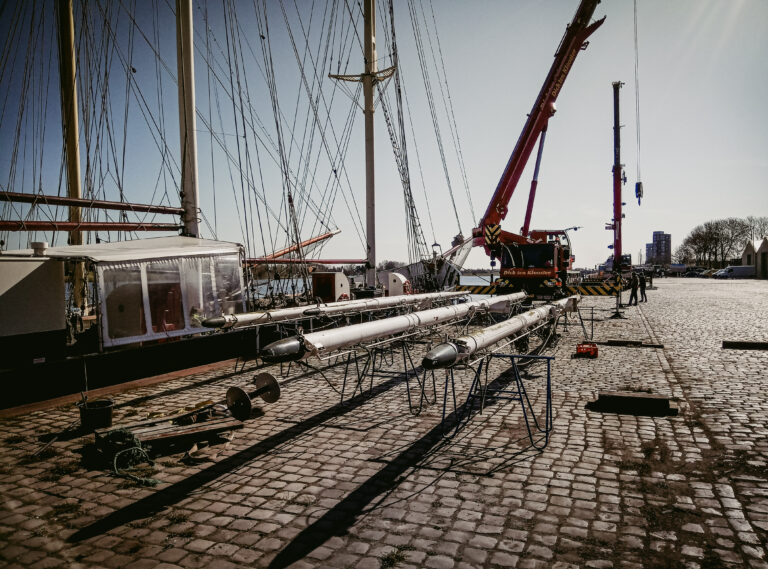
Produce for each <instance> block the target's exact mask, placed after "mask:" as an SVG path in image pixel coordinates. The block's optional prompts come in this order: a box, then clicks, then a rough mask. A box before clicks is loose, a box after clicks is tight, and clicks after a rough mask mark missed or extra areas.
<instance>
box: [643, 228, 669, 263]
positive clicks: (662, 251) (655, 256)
mask: <svg viewBox="0 0 768 569" xmlns="http://www.w3.org/2000/svg"><path fill="white" fill-rule="evenodd" d="M645 257H646V262H647V263H653V264H655V265H669V264H670V263H671V262H672V236H671V235H670V234H669V233H664V232H663V231H654V232H653V242H652V243H647V244H646V245H645Z"/></svg>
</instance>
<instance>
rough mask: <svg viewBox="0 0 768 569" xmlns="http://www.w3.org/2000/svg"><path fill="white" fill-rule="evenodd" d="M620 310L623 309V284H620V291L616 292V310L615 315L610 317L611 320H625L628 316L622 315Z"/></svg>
mask: <svg viewBox="0 0 768 569" xmlns="http://www.w3.org/2000/svg"><path fill="white" fill-rule="evenodd" d="M619 308H621V283H619V290H618V291H617V292H616V310H615V312H614V313H613V314H611V315H610V316H609V318H614V319H618V318H623V319H625V318H626V316H624V313H622V312H621V311H620V310H619Z"/></svg>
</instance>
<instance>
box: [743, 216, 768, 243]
mask: <svg viewBox="0 0 768 569" xmlns="http://www.w3.org/2000/svg"><path fill="white" fill-rule="evenodd" d="M745 221H746V223H747V225H748V226H749V237H748V239H749V240H750V241H755V240H756V239H760V238H762V237H768V216H754V215H750V216H748V217H747V218H746V219H745Z"/></svg>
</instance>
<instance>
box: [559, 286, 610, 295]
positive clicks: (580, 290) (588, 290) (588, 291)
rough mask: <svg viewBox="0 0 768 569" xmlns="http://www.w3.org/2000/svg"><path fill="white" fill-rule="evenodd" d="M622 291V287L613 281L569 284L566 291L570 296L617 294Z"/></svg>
mask: <svg viewBox="0 0 768 569" xmlns="http://www.w3.org/2000/svg"><path fill="white" fill-rule="evenodd" d="M620 291H621V287H619V286H618V285H615V284H611V283H603V284H590V285H584V284H581V285H567V286H566V287H565V293H566V294H567V295H568V296H570V295H574V294H580V295H581V296H616V293H618V292H620Z"/></svg>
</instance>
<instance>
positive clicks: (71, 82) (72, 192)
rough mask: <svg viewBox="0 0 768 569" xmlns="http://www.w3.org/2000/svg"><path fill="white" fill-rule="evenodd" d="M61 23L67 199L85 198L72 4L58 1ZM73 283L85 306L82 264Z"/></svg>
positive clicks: (73, 235)
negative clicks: (82, 185) (81, 170)
mask: <svg viewBox="0 0 768 569" xmlns="http://www.w3.org/2000/svg"><path fill="white" fill-rule="evenodd" d="M56 11H57V14H58V20H59V78H60V81H61V122H62V128H63V130H64V156H65V158H66V163H67V195H68V197H69V198H74V199H80V198H82V190H81V186H80V139H79V125H78V121H77V86H76V77H75V69H76V66H75V23H74V17H73V15H72V0H57V2H56ZM81 221H82V219H81V210H80V207H79V206H76V205H75V206H70V207H69V222H70V223H73V224H75V225H74V227H78V226H79V225H80V223H81ZM67 242H68V244H69V245H82V244H83V234H82V233H81V232H80V230H79V229H72V230H71V231H70V232H69V238H68V240H67ZM73 273H74V274H73V279H72V295H73V297H72V299H73V304H74V305H75V306H76V307H81V306H82V305H83V281H84V275H83V264H82V263H75V265H74V268H73Z"/></svg>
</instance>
